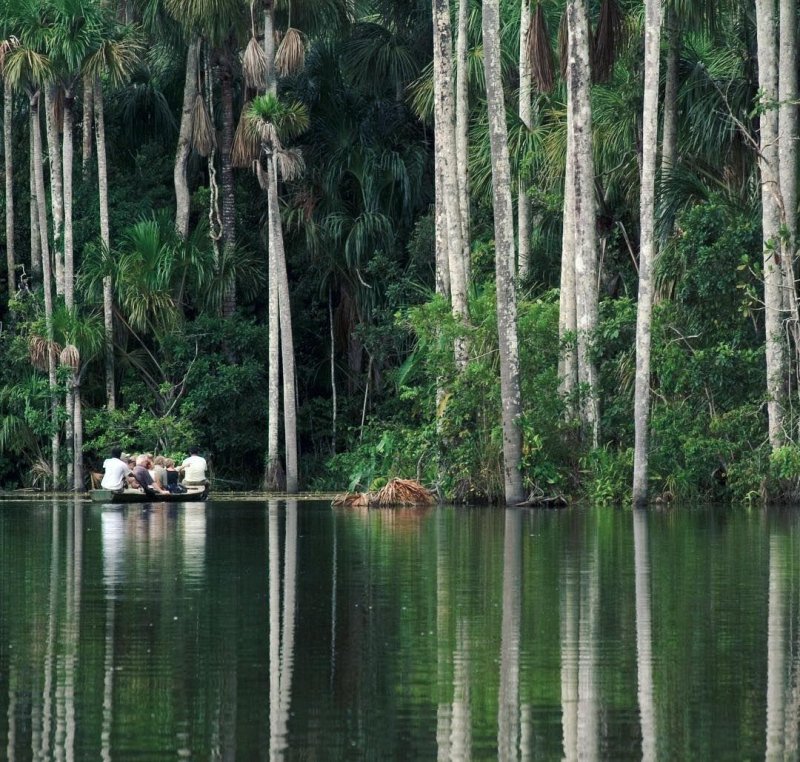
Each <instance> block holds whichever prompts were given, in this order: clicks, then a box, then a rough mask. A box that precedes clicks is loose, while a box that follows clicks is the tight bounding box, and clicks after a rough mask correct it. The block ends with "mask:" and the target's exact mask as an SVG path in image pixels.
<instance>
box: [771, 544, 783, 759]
mask: <svg viewBox="0 0 800 762" xmlns="http://www.w3.org/2000/svg"><path fill="white" fill-rule="evenodd" d="M780 543H781V540H780V537H778V536H777V535H772V536H771V537H770V541H769V614H768V618H767V754H766V757H767V759H770V760H771V759H783V756H784V746H783V740H784V739H783V731H784V708H785V693H784V652H785V649H786V611H785V604H786V593H785V590H784V582H785V580H784V560H783V553H782V550H781V544H780Z"/></svg>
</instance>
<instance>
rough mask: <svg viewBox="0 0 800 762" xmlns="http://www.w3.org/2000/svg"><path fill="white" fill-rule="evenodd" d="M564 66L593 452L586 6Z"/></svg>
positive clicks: (574, 6)
mask: <svg viewBox="0 0 800 762" xmlns="http://www.w3.org/2000/svg"><path fill="white" fill-rule="evenodd" d="M567 24H568V28H569V63H568V66H567V76H568V77H569V80H570V96H571V100H572V115H573V119H572V125H571V126H572V145H573V149H574V153H575V164H574V172H573V183H574V186H573V193H574V199H575V233H574V236H575V238H574V243H575V303H576V306H577V315H578V382H579V384H580V385H581V388H582V394H581V405H580V417H581V424H582V428H583V430H584V433H585V434H591V437H592V444H593V446H595V447H596V446H597V445H598V443H599V438H600V436H599V423H600V421H599V417H600V416H599V411H598V404H597V368H596V366H595V363H594V360H593V359H592V353H591V343H592V340H593V335H594V331H595V328H596V327H597V310H598V293H597V290H598V284H597V231H596V221H595V209H596V200H595V188H594V158H593V155H592V104H591V93H590V90H591V77H592V75H591V69H590V65H589V61H590V55H589V18H588V9H587V0H568V2H567Z"/></svg>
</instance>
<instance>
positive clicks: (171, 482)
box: [164, 458, 186, 493]
mask: <svg viewBox="0 0 800 762" xmlns="http://www.w3.org/2000/svg"><path fill="white" fill-rule="evenodd" d="M164 467H165V471H164V473H165V474H166V477H167V489H168V490H169V491H170V492H172V493H179V492H183V491H185V490H186V487H182V486H181V485H180V483H179V482H180V479H181V475H180V473H179V472H178V469H177V468H175V461H174V460H173V459H172V458H165V460H164Z"/></svg>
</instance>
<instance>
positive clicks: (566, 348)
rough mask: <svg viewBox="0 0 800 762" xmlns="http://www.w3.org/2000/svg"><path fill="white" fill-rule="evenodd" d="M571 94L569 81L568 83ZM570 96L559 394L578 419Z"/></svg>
mask: <svg viewBox="0 0 800 762" xmlns="http://www.w3.org/2000/svg"><path fill="white" fill-rule="evenodd" d="M567 92H568V93H569V80H567ZM571 101H572V99H571V98H570V97H569V94H568V95H567V106H568V116H567V124H568V127H567V157H566V162H565V165H566V166H565V170H564V214H563V224H562V231H561V281H560V288H559V307H558V340H559V343H560V345H561V352H560V353H559V360H558V378H559V391H560V392H561V395H562V396H563V397H564V399H565V400H566V402H567V417H568V418H569V419H573V418H574V416H575V404H574V403H575V392H576V390H577V388H578V353H577V351H576V349H575V334H576V333H577V332H578V313H577V307H576V305H575V241H574V238H575V190H574V183H573V178H574V171H575V170H574V165H575V155H574V151H573V150H572V143H571V140H570V132H571V130H570V128H569V122H570V117H569V104H570V103H571Z"/></svg>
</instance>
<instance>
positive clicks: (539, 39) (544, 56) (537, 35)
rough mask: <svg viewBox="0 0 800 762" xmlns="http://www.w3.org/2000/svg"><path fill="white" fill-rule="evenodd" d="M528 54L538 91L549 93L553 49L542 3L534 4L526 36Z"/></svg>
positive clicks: (552, 70)
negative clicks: (529, 27) (528, 33)
mask: <svg viewBox="0 0 800 762" xmlns="http://www.w3.org/2000/svg"><path fill="white" fill-rule="evenodd" d="M528 56H529V57H530V60H531V74H532V76H533V81H534V83H535V84H536V89H537V90H538V91H539V92H540V93H549V92H550V91H551V90H552V89H553V78H554V65H553V50H552V48H551V47H550V33H549V31H548V30H547V19H546V18H545V15H544V11H543V10H542V4H541V3H539V4H538V5H537V6H536V12H535V13H534V15H533V24H532V25H531V32H530V35H529V36H528Z"/></svg>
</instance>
